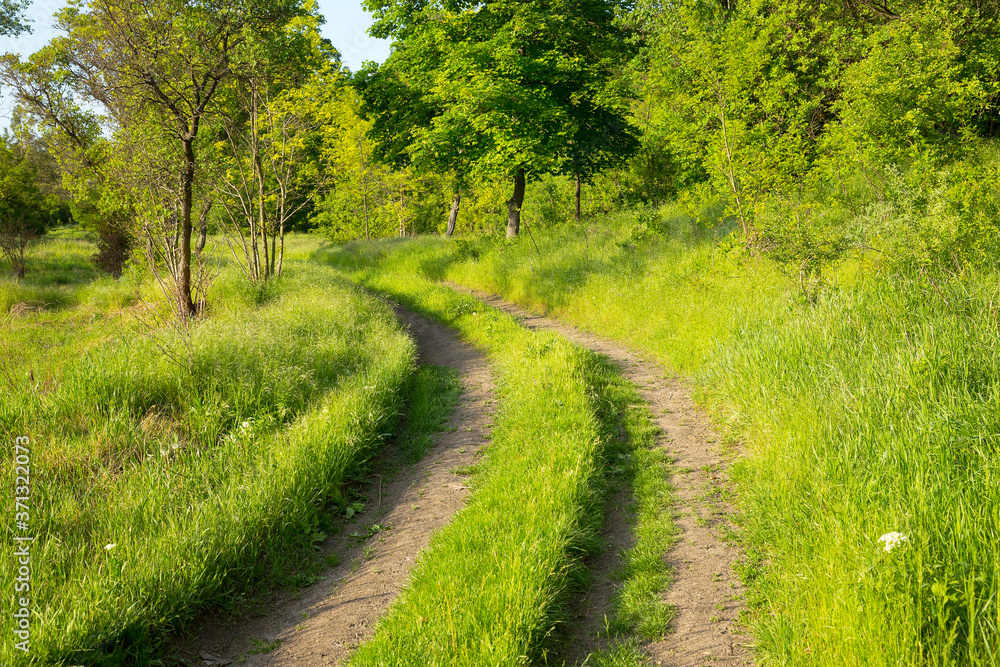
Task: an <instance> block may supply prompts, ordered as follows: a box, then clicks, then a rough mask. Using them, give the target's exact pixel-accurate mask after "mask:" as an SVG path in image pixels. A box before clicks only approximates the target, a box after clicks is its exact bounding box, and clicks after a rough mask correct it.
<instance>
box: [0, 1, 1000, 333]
mask: <svg viewBox="0 0 1000 667" xmlns="http://www.w3.org/2000/svg"><path fill="white" fill-rule="evenodd" d="M365 4H366V7H367V8H368V9H369V10H370V11H371V12H372V13H373V15H374V17H375V22H374V24H373V26H372V29H371V33H372V34H373V35H374V36H377V37H385V38H392V39H393V50H392V54H391V55H390V57H389V58H388V60H387V61H386V62H385V63H383V64H382V65H375V64H372V63H369V64H367V65H366V66H365V67H364V68H363V69H362V71H360V72H357V73H351V72H348V71H347V70H346V69H345V68H343V66H342V65H341V63H340V59H339V54H338V53H337V51H336V49H335V48H334V46H333V45H331V44H329V43H328V42H327V41H326V40H324V39H323V38H321V36H320V34H319V26H320V25H321V22H322V18H321V17H320V16H319V15H318V14H317V13H316V11H315V9H314V8H313V7H312V5H311V4H308V3H305V2H302V1H301V0H282V1H281V2H262V1H261V0H241V1H240V2H221V1H214V0H213V1H208V2H197V3H195V2H191V1H190V0H172V1H171V2H168V3H161V4H159V5H157V6H156V7H155V8H154V7H151V6H150V7H147V6H145V5H142V4H136V3H131V2H125V1H124V0H93V1H91V2H88V3H86V4H83V5H77V4H72V5H70V6H69V7H67V8H66V9H64V10H62V11H61V12H60V13H59V14H58V15H57V19H58V26H59V27H60V28H61V29H62V30H63V31H64V32H65V36H64V37H59V38H56V39H54V40H53V41H52V42H51V43H50V44H48V45H47V46H46V47H45V48H43V49H42V50H41V51H39V52H38V53H36V54H34V55H32V56H31V57H30V58H28V60H27V61H25V62H21V61H20V60H19V59H18V58H17V57H15V56H12V55H7V56H5V57H4V59H3V61H2V64H0V80H2V81H3V82H4V83H6V84H7V85H8V86H9V87H10V89H11V90H12V91H13V93H14V96H15V97H16V100H17V103H18V111H17V119H18V120H17V122H16V123H15V128H14V129H15V137H16V138H15V140H14V141H15V143H19V144H20V143H23V144H25V145H28V144H32V145H34V144H39V143H41V144H44V146H45V147H46V150H47V151H48V152H49V153H50V154H51V156H52V157H53V159H54V160H56V161H57V162H58V164H59V165H60V167H61V168H62V173H63V178H64V187H65V191H66V193H67V194H68V198H67V201H69V200H71V201H72V207H73V217H74V219H76V220H78V221H80V222H83V223H84V224H88V225H90V226H91V228H92V229H94V230H95V231H96V233H97V235H98V237H99V253H98V261H99V263H100V264H101V265H102V266H105V267H106V268H107V269H108V270H110V271H111V272H112V273H115V272H117V271H119V270H120V267H121V264H122V263H123V262H124V261H126V260H127V259H128V258H129V257H131V256H135V255H140V256H145V258H146V259H147V260H148V261H149V262H150V263H151V264H152V265H154V266H158V267H160V269H161V273H162V275H163V278H164V281H165V284H166V285H168V290H167V291H168V292H169V293H170V294H171V300H172V301H173V302H174V305H175V307H176V310H177V312H179V313H181V314H184V315H190V314H194V313H197V312H199V311H200V309H201V308H202V306H203V301H204V294H205V283H206V270H205V265H204V262H203V260H202V251H203V248H204V245H205V239H206V235H207V234H208V232H209V231H222V232H225V235H224V236H225V238H226V239H227V241H226V242H227V244H228V246H229V249H230V251H231V252H232V254H233V256H234V257H235V258H236V260H237V261H238V263H239V264H240V265H241V266H242V267H243V270H244V271H245V273H246V274H247V276H248V277H249V278H250V279H251V280H253V281H262V280H267V279H268V278H269V277H271V276H273V275H277V274H280V272H281V265H282V258H283V253H282V248H283V239H284V234H285V233H286V232H287V231H288V230H290V229H316V228H318V229H319V230H321V231H322V232H323V233H325V234H326V235H327V236H329V237H330V238H332V239H334V240H338V241H344V240H349V239H354V238H372V237H379V236H387V235H411V234H416V233H426V232H433V231H446V232H447V233H448V234H450V233H451V232H452V231H453V230H454V229H455V227H456V225H457V226H458V227H459V228H460V229H463V230H466V231H468V230H476V231H481V232H487V233H502V231H503V229H504V227H503V225H502V222H501V221H502V219H503V217H504V215H506V234H507V236H508V238H510V237H513V236H515V235H517V234H518V232H519V231H520V225H521V219H522V216H521V213H522V210H525V211H526V212H527V217H526V218H525V220H526V221H535V222H538V223H540V224H553V223H561V222H568V221H570V220H572V219H574V218H575V219H577V220H579V219H580V218H581V216H582V214H583V213H586V212H588V211H597V210H608V209H611V208H614V207H620V206H643V205H646V206H648V205H659V204H662V203H664V202H666V201H668V200H672V199H677V198H680V199H681V200H683V201H690V202H691V203H692V207H691V209H692V211H697V210H700V209H703V208H704V207H705V204H709V203H711V204H714V205H715V208H716V209H718V207H724V208H725V213H726V215H725V216H724V219H725V220H726V221H727V225H726V227H725V229H722V230H719V231H720V232H724V233H726V234H728V232H730V231H733V230H735V231H736V235H735V236H729V238H731V239H734V240H735V239H738V243H739V244H740V245H742V246H743V247H745V248H746V249H747V251H749V252H751V253H766V254H768V255H769V256H771V257H772V258H774V259H775V260H777V261H778V262H779V263H780V264H781V265H782V266H784V267H785V268H786V269H787V270H788V271H789V272H790V273H792V274H793V275H796V276H797V277H798V278H799V280H800V281H801V285H802V288H803V290H804V291H805V292H806V294H811V293H814V289H815V286H816V285H817V284H819V282H820V281H821V278H822V272H823V270H824V268H826V267H828V266H829V265H830V264H831V263H833V262H835V261H837V260H838V259H840V258H842V257H843V256H845V254H847V253H849V252H851V251H852V250H856V249H864V250H866V251H875V255H876V256H877V257H879V258H880V261H882V262H883V263H884V264H885V265H889V266H892V267H894V268H907V269H914V268H915V269H918V270H922V271H926V270H942V269H944V270H949V271H960V270H962V269H963V268H965V267H967V266H970V265H976V264H983V263H991V262H995V259H996V257H997V256H998V250H1000V245H998V244H1000V235H998V223H997V219H998V212H1000V198H998V195H997V192H996V188H995V187H994V184H995V183H996V181H997V177H998V175H1000V174H998V171H1000V167H998V163H997V159H996V158H997V148H996V146H995V136H996V134H997V133H998V132H1000V116H998V113H1000V105H998V101H1000V35H998V30H1000V28H998V24H997V22H996V17H997V15H998V13H1000V2H998V1H997V0H983V1H982V2H974V3H973V2H967V1H963V0H919V1H918V0H912V1H906V0H903V1H900V2H897V3H893V4H891V5H890V4H886V3H880V2H877V1H876V0H749V1H745V2H734V1H732V0H681V1H680V2H670V3H665V2H659V1H657V0H641V1H640V2H637V3H630V2H624V1H621V0H560V1H559V2H542V1H541V0H497V1H495V2H490V3H487V4H482V3H479V2H472V1H464V0H463V1H460V2H448V3H440V2H431V3H421V4H412V3H408V2H401V1H399V0H368V1H367V2H366V3H365ZM7 5H10V8H8V9H5V12H6V14H5V16H6V18H5V19H4V22H3V24H2V29H3V31H4V32H7V33H13V32H17V31H18V30H21V29H23V27H24V26H23V25H20V24H18V23H17V19H16V15H17V13H16V9H17V3H13V4H11V3H6V4H5V5H4V6H5V7H7ZM588 185H589V186H590V187H588ZM15 189H16V188H15ZM460 211H461V217H460V215H459V212H460ZM0 216H2V220H0V229H3V230H8V231H5V232H3V234H4V235H6V237H11V236H13V237H16V238H17V239H20V240H19V241H18V243H20V244H21V245H20V247H22V248H23V247H24V243H26V242H27V241H25V239H30V238H35V237H37V234H38V233H39V226H38V225H37V224H36V225H35V226H34V227H32V229H31V230H29V231H25V230H24V229H21V228H18V227H17V225H15V224H13V223H12V222H11V221H12V220H13V219H14V216H12V215H11V214H9V213H0ZM713 219H714V217H713ZM22 227H24V226H23V225H22ZM19 229H20V231H18V230H19ZM9 230H14V232H16V233H13V234H12V233H10V231H9ZM6 245H11V243H9V242H8V243H7V244H6ZM14 245H16V244H14ZM23 271H24V267H23V262H22V265H21V268H20V269H19V270H18V269H17V268H15V272H16V273H17V272H20V273H23Z"/></svg>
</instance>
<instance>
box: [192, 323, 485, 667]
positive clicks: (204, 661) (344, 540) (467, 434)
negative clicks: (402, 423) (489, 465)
mask: <svg viewBox="0 0 1000 667" xmlns="http://www.w3.org/2000/svg"><path fill="white" fill-rule="evenodd" d="M396 316H397V318H398V319H399V320H400V322H402V323H403V324H404V325H405V326H407V327H408V328H409V330H410V332H411V335H412V336H413V337H414V339H415V340H416V342H417V348H418V356H419V359H420V361H421V363H425V364H432V365H437V366H450V367H452V368H455V369H456V370H458V372H459V375H460V381H461V387H462V393H461V398H460V402H459V404H458V406H457V407H456V409H455V411H454V412H453V413H452V415H451V417H450V418H449V419H448V421H447V423H446V425H445V429H444V431H443V432H441V433H438V434H436V435H435V436H434V441H435V446H434V447H433V448H432V449H431V450H430V451H429V452H428V453H427V455H425V456H424V457H423V458H422V459H421V460H420V461H419V462H418V463H417V464H415V465H414V466H411V467H409V468H406V469H403V470H399V471H397V472H395V473H393V471H391V467H392V462H393V458H394V448H393V447H391V446H390V448H389V449H388V450H387V451H386V453H385V454H384V455H383V456H382V457H381V458H382V462H381V464H380V465H379V468H380V470H377V471H376V475H374V476H372V477H373V479H372V484H371V488H370V489H369V491H368V494H367V496H368V497H367V502H366V510H365V512H364V513H363V514H361V515H360V516H359V519H358V521H357V523H356V524H354V525H352V526H348V527H346V528H345V529H344V530H342V531H341V533H340V534H338V535H337V536H335V537H333V538H329V539H328V540H327V542H326V543H325V544H323V545H322V551H323V552H325V553H330V554H340V555H341V557H342V559H341V562H340V564H339V565H337V566H336V567H333V568H331V569H329V570H328V571H326V572H325V573H324V574H323V575H322V579H321V580H320V581H319V582H318V583H316V584H315V585H312V586H310V587H308V588H306V589H303V590H300V591H297V592H295V593H292V594H289V593H282V594H279V596H278V597H277V598H276V599H273V600H272V601H270V602H269V603H268V604H267V607H268V609H267V611H266V613H265V614H263V615H261V616H258V617H256V618H241V619H238V620H229V621H222V620H219V619H213V618H208V619H206V621H205V623H204V625H203V628H202V629H201V631H200V632H199V633H198V634H197V636H196V637H195V638H194V639H193V640H191V641H189V642H188V643H187V644H186V645H184V647H183V648H181V649H180V650H179V651H178V654H179V657H181V658H182V659H183V660H184V661H185V662H186V663H187V664H188V665H192V666H193V665H199V666H204V667H209V666H212V665H220V666H221V665H226V664H230V663H233V664H237V663H238V664H241V665H248V666H250V667H277V666H286V665H287V666H291V665H295V666H297V667H298V666H301V667H312V666H319V665H323V666H327V665H338V664H341V663H342V662H343V661H344V660H345V659H346V658H347V657H348V655H349V653H350V652H351V651H352V650H353V649H354V648H356V647H357V646H358V645H359V644H360V643H361V642H362V641H364V640H366V639H368V638H369V637H370V636H371V635H372V633H373V632H374V628H375V624H376V623H377V621H378V620H379V619H380V618H381V617H382V615H383V614H384V613H385V612H386V611H387V609H388V607H389V605H390V604H391V603H392V601H393V600H394V599H395V598H396V596H397V595H398V593H399V592H400V590H401V589H402V588H403V586H405V584H406V582H407V581H408V580H409V576H410V572H411V570H412V568H413V566H414V564H415V563H416V561H417V560H418V557H419V554H420V553H421V551H422V550H423V549H424V548H425V547H426V546H427V544H428V543H429V542H430V539H431V536H432V535H433V534H434V533H435V532H436V531H437V530H438V529H440V528H441V527H443V526H444V525H445V524H447V523H448V522H449V521H450V519H451V517H452V516H453V515H454V514H455V512H457V511H458V510H459V509H461V508H462V507H463V506H464V504H465V500H466V496H467V495H468V493H469V489H468V487H467V486H466V485H465V483H464V482H465V480H466V478H465V477H462V476H460V475H459V474H457V473H456V472H454V471H455V469H457V468H462V467H467V466H470V465H472V464H474V463H475V462H476V461H477V460H478V458H479V456H478V451H479V449H480V448H481V447H482V446H483V445H484V444H485V443H486V441H487V439H488V438H489V432H490V424H491V422H492V412H493V405H494V401H493V386H494V385H493V378H492V374H491V372H490V369H489V366H488V365H487V363H486V361H485V360H484V359H483V357H482V356H481V355H480V354H479V353H478V352H476V351H475V350H473V349H472V348H471V347H470V346H468V345H466V344H464V343H462V342H461V341H460V340H459V339H458V337H457V336H456V335H455V334H454V333H453V332H452V331H451V330H449V329H448V328H447V327H444V326H442V325H439V324H436V323H434V322H431V321H429V320H427V319H424V318H422V317H420V316H418V315H416V314H414V313H411V312H409V311H407V310H405V309H403V308H401V307H396ZM379 472H381V473H382V474H381V475H379V474H377V473H379ZM374 525H377V526H378V527H379V528H380V529H379V530H378V531H377V532H376V533H375V534H373V535H372V536H371V537H369V538H368V539H366V540H364V541H363V542H361V541H359V539H358V538H355V537H351V535H350V533H354V532H365V531H366V530H367V532H369V533H370V532H372V531H371V529H370V528H371V526H374Z"/></svg>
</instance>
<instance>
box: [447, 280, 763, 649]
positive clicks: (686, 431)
mask: <svg viewBox="0 0 1000 667" xmlns="http://www.w3.org/2000/svg"><path fill="white" fill-rule="evenodd" d="M450 286H451V287H453V288H454V289H459V290H462V291H464V292H466V293H469V294H473V295H474V296H476V297H477V298H479V299H481V300H483V301H484V302H486V303H487V304H489V305H491V306H493V307H494V308H498V309H500V310H503V311H505V312H507V313H508V314H510V315H512V316H514V317H515V318H517V319H518V320H519V321H520V322H521V323H522V324H523V325H524V326H525V327H527V328H529V329H541V330H548V331H554V332H556V333H559V334H561V335H562V336H564V337H566V338H567V339H569V340H570V341H572V342H574V343H576V344H577V345H580V346H582V347H587V348H589V349H591V350H593V351H595V352H598V353H600V354H603V355H605V356H607V357H608V358H609V359H611V361H612V362H614V363H615V364H616V365H617V366H618V368H619V370H620V372H621V373H622V375H623V376H624V377H625V378H626V379H628V380H629V381H631V382H632V383H633V384H635V385H636V387H637V388H638V390H639V393H640V395H641V396H642V397H643V399H644V400H645V401H646V403H647V404H648V405H649V408H650V411H651V413H652V415H653V421H654V422H655V423H656V425H657V426H659V427H660V429H661V430H662V434H661V435H660V436H659V439H658V443H657V444H658V446H660V447H663V448H664V449H665V450H666V452H667V453H668V454H669V455H670V457H671V459H672V460H673V463H674V466H673V470H674V474H673V476H672V478H671V480H670V481H671V484H672V485H673V487H674V496H675V498H676V506H675V521H676V524H677V527H678V529H679V531H680V535H679V537H678V539H677V542H676V544H675V545H674V547H673V548H672V549H671V550H670V551H669V552H668V553H667V554H666V555H665V557H666V559H667V562H669V563H670V565H671V567H672V569H673V583H672V584H671V586H670V588H669V590H668V591H667V592H666V594H665V595H664V597H663V600H664V601H665V602H666V603H667V604H671V605H674V606H675V607H676V609H677V616H676V618H675V620H674V623H673V624H672V631H671V633H670V634H669V635H667V637H666V639H664V640H663V641H660V642H654V643H650V644H646V645H645V646H643V650H644V651H645V653H646V654H647V655H648V656H649V658H650V661H651V662H652V664H654V665H663V666H670V667H700V666H701V665H708V664H730V665H753V664H754V663H753V659H752V655H751V652H750V650H749V648H748V645H749V643H750V638H749V637H748V636H746V635H743V634H739V633H738V632H737V631H738V627H737V620H738V618H739V614H740V611H741V610H742V609H743V608H744V606H745V604H744V598H743V584H742V582H741V581H740V579H739V577H738V576H737V575H736V573H735V572H733V569H732V566H733V564H734V563H735V562H736V561H737V560H739V558H740V553H739V550H738V549H737V548H736V547H735V546H733V545H732V544H731V543H729V542H726V541H724V540H723V539H721V537H722V535H723V534H724V533H725V532H727V531H728V529H729V528H730V524H729V522H728V516H730V515H731V511H732V508H731V507H729V506H728V505H727V504H726V503H725V501H724V498H723V493H722V491H723V489H724V488H726V486H727V485H728V484H729V476H728V474H727V472H726V470H727V468H728V465H727V461H726V458H725V457H724V456H723V455H722V453H721V452H720V451H719V450H720V445H719V439H718V435H717V434H716V433H715V432H714V431H713V429H712V427H711V425H710V423H709V421H708V419H707V417H706V416H705V414H704V413H703V412H702V411H701V410H699V409H698V407H697V406H696V405H695V403H694V401H693V400H692V398H691V391H690V388H689V387H688V386H687V385H685V384H684V383H683V382H682V381H680V380H678V379H674V378H669V377H667V376H666V373H665V372H664V371H663V369H661V368H660V367H658V366H657V365H655V364H653V363H650V362H648V361H646V360H645V359H644V358H643V357H642V356H641V355H640V354H638V353H636V352H633V351H631V350H628V349H627V348H625V347H623V346H621V345H619V344H617V343H614V342H611V341H608V340H606V339H603V338H600V337H598V336H594V335H592V334H589V333H586V332H583V331H580V330H579V329H577V328H575V327H573V326H570V325H567V324H563V323H561V322H558V321H555V320H552V319H549V318H546V317H542V316H539V315H535V314H532V313H529V312H527V311H525V310H523V309H521V308H519V307H517V306H515V305H513V304H511V303H509V302H507V301H505V300H503V299H502V298H500V297H498V296H495V295H492V294H487V293H484V292H480V291H477V290H470V289H468V288H465V287H463V286H460V285H454V284H450Z"/></svg>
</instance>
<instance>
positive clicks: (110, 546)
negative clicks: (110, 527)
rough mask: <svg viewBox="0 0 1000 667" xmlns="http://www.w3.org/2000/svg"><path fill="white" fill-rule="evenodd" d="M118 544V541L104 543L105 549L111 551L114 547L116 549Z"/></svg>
mask: <svg viewBox="0 0 1000 667" xmlns="http://www.w3.org/2000/svg"><path fill="white" fill-rule="evenodd" d="M117 546H118V543H117V542H112V543H111V544H105V545H104V550H105V551H111V550H112V549H114V548H115V547H117Z"/></svg>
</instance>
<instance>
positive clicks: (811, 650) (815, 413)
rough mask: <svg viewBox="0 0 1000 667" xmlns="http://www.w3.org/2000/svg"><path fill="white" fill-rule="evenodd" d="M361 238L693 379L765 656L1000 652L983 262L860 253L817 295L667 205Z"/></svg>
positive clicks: (989, 289)
mask: <svg viewBox="0 0 1000 667" xmlns="http://www.w3.org/2000/svg"><path fill="white" fill-rule="evenodd" d="M716 222H717V223H718V219H716ZM355 252H356V253H357V254H358V255H362V256H367V258H368V259H367V261H368V262H369V263H370V264H371V265H372V266H373V267H381V268H382V269H383V270H385V272H386V273H390V274H391V273H393V272H396V271H400V268H399V267H400V266H401V265H405V267H406V269H405V271H404V272H411V273H415V274H418V275H421V276H423V277H424V278H425V279H429V280H433V281H443V280H448V281H453V282H455V283H459V284H462V285H466V286H470V287H475V288H478V289H482V290H485V291H490V292H494V293H497V294H501V295H503V296H505V297H506V298H508V299H510V300H512V301H514V302H517V303H519V304H521V305H523V306H525V307H527V308H530V309H534V310H537V311H541V312H545V313H548V314H549V315H552V316H556V317H559V318H561V319H564V320H566V321H568V322H571V323H573V324H576V325H577V326H580V327H582V328H584V329H587V330H590V331H593V332H595V333H598V334H600V335H603V336H607V337H611V338H615V339H618V340H621V341H624V342H626V343H628V344H630V345H631V346H633V347H634V348H636V349H637V350H640V351H642V352H644V353H645V354H647V355H648V356H649V357H650V358H651V359H654V360H656V361H658V362H659V363H661V364H662V365H663V366H664V368H666V369H668V370H669V371H672V372H676V373H679V374H681V375H683V376H686V377H690V378H691V379H692V380H693V381H694V383H695V386H696V388H697V390H698V394H699V396H700V399H701V400H702V401H703V403H704V404H705V405H707V406H708V407H709V408H710V409H711V411H712V413H713V415H714V416H715V418H716V419H717V420H718V422H719V424H720V426H722V427H723V428H724V429H726V432H727V442H728V443H729V446H730V447H731V450H732V455H733V457H734V459H735V460H736V467H735V478H736V481H737V504H738V506H739V507H740V517H739V521H740V524H741V529H740V531H739V533H738V535H735V536H733V538H734V539H738V540H739V541H740V543H741V544H742V545H743V546H744V548H745V550H746V552H747V558H746V560H745V561H744V562H743V563H742V564H740V565H739V568H740V569H741V574H742V576H743V578H744V580H745V581H746V582H747V583H749V584H750V585H751V589H750V600H749V603H750V610H749V612H748V613H747V615H746V618H745V621H746V623H747V624H748V625H749V627H750V628H751V629H752V632H753V634H754V636H755V641H756V645H757V651H758V653H759V656H760V658H761V660H762V661H766V662H773V663H775V664H790V665H807V664H808V665H830V666H835V665H844V664H849V663H856V664H863V665H900V664H907V665H908V664H924V665H954V664H960V665H991V664H997V663H998V662H1000V493H998V488H1000V487H998V486H997V480H998V473H1000V468H998V461H1000V458H998V457H997V451H998V446H1000V429H998V422H997V415H1000V345H998V324H1000V322H998V313H1000V293H998V291H997V287H996V285H997V277H996V276H995V275H994V274H992V273H987V272H976V271H973V270H968V271H965V272H963V273H961V274H955V273H946V272H939V273H935V274H928V273H913V274H908V273H902V272H890V271H886V270H883V267H881V266H880V264H879V263H878V260H877V257H875V258H873V257H871V256H863V255H862V256H856V257H854V258H852V259H850V260H848V261H845V262H843V263H842V264H841V265H839V268H838V269H837V270H836V271H833V272H830V273H829V274H828V281H829V282H828V283H827V285H826V286H825V287H824V288H823V289H822V290H821V291H820V292H819V296H818V298H817V299H816V300H815V302H813V301H812V300H811V299H806V298H804V297H803V295H802V294H801V292H800V290H799V287H798V284H797V281H796V280H795V279H794V278H792V277H786V276H785V275H783V274H782V273H781V272H780V271H779V269H778V267H777V266H776V265H775V264H773V263H772V262H770V261H769V260H768V259H766V258H763V257H748V256H747V255H746V254H745V253H743V252H742V251H741V250H740V249H739V248H734V247H731V246H730V247H728V249H727V243H726V242H725V241H723V242H722V243H719V242H718V240H717V238H716V233H715V230H713V229H712V228H711V227H709V228H707V229H706V228H705V227H703V226H701V225H699V224H697V223H696V222H695V218H694V217H692V216H691V215H689V214H688V212H686V211H685V210H683V209H680V208H679V207H677V206H672V207H669V206H668V207H665V208H664V209H661V210H659V211H652V212H649V211H646V212H642V213H639V214H628V213H621V214H616V215H612V216H608V217H606V218H604V219H602V220H598V221H596V222H591V223H588V224H586V225H572V224H569V225H563V226H558V227H550V228H536V229H534V230H533V234H532V236H531V238H527V237H525V235H522V238H519V239H516V240H515V241H513V242H509V241H508V242H503V241H500V240H497V239H491V238H482V239H477V240H456V241H452V242H448V241H445V240H440V239H431V238H425V239H416V240H413V241H408V242H406V243H388V244H382V245H377V246H374V247H369V248H367V249H360V248H359V249H357V250H356V251H355ZM386 280H392V278H386ZM890 533H901V534H902V535H904V536H905V538H898V540H893V539H891V538H888V537H887V538H884V539H883V536H886V535H888V534H890ZM621 664H630V663H627V662H626V663H621Z"/></svg>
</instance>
